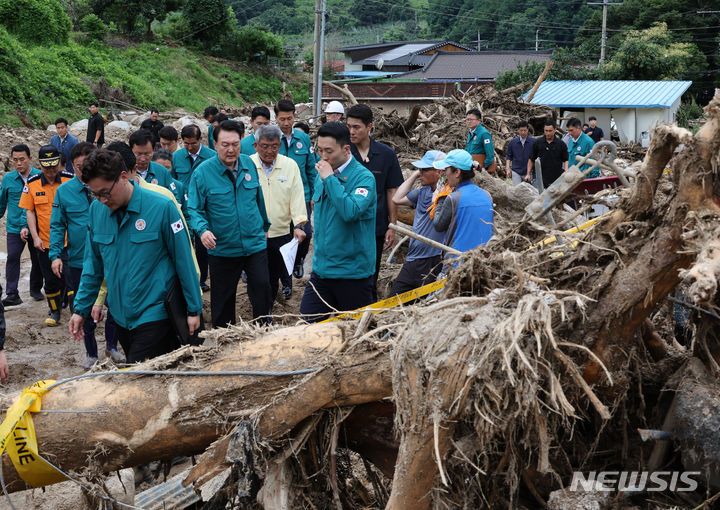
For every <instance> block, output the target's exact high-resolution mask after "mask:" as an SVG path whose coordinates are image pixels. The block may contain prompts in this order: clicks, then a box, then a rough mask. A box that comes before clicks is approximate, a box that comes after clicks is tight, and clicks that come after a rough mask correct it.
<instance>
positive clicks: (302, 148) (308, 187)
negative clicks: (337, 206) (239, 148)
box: [241, 129, 318, 202]
mask: <svg viewBox="0 0 720 510" xmlns="http://www.w3.org/2000/svg"><path fill="white" fill-rule="evenodd" d="M254 140H255V136H254V135H253V143H255V141H254ZM241 143H242V142H241ZM253 152H254V151H253ZM280 154H282V155H283V156H287V157H288V158H290V159H292V160H293V161H295V163H297V166H298V168H299V169H300V178H301V179H302V182H303V189H304V190H305V202H310V197H311V196H312V192H313V186H314V185H315V177H316V176H317V170H315V164H316V163H317V162H318V158H317V156H316V155H315V151H314V150H313V147H312V142H311V141H310V137H309V136H308V135H307V133H305V132H304V131H302V130H300V129H293V130H292V138H291V139H290V143H289V144H288V140H287V138H286V137H285V133H283V134H282V136H281V137H280Z"/></svg>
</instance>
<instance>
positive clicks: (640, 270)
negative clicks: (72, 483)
mask: <svg viewBox="0 0 720 510" xmlns="http://www.w3.org/2000/svg"><path fill="white" fill-rule="evenodd" d="M706 111H707V114H708V117H709V120H708V122H707V123H706V124H705V125H704V126H703V127H702V128H701V129H700V130H699V132H698V133H697V134H696V135H695V136H691V135H690V133H688V132H687V131H684V130H681V129H678V128H676V127H673V126H662V127H659V128H657V129H656V130H655V132H654V135H653V138H652V143H651V146H650V148H649V150H648V154H647V156H646V158H645V161H644V162H643V164H642V166H640V167H639V169H638V171H637V173H636V175H635V177H634V179H633V180H632V185H631V187H630V188H628V189H624V190H621V191H620V192H619V193H620V195H621V200H620V202H619V204H618V206H617V208H616V210H615V211H614V212H612V213H611V214H610V215H608V216H606V217H605V218H603V219H602V221H601V222H600V223H599V224H598V225H596V227H595V228H594V229H592V230H589V231H582V232H579V233H575V234H564V235H563V236H562V240H563V242H564V244H562V245H559V244H557V243H554V244H546V245H538V244H537V242H538V241H539V240H542V239H543V238H545V237H546V236H548V235H550V234H553V233H555V232H553V230H552V229H550V228H549V227H547V226H545V225H539V224H534V223H531V222H525V223H522V224H519V225H517V226H516V227H515V228H513V229H511V230H510V231H509V232H507V233H505V234H504V235H503V236H502V237H501V238H499V239H497V241H496V242H494V243H492V245H490V246H487V247H484V248H479V249H476V250H473V251H471V252H469V253H467V254H465V255H464V256H463V257H462V260H463V262H462V264H461V265H459V266H458V268H456V269H454V270H453V271H451V273H450V276H449V278H448V281H447V284H446V286H445V290H444V292H443V294H441V295H440V296H439V297H438V298H436V299H435V300H434V301H432V302H429V303H425V304H422V305H415V306H410V307H406V308H402V309H394V310H389V311H386V312H384V313H382V314H378V315H376V316H374V317H373V318H372V319H371V320H370V321H368V318H369V316H368V315H366V316H365V317H364V318H363V319H362V320H361V321H360V322H359V323H358V322H357V321H346V322H341V323H336V325H319V326H296V327H294V328H287V329H280V330H276V331H270V332H267V333H265V334H260V333H259V332H258V331H257V330H254V329H252V328H250V327H241V328H234V329H229V330H216V331H213V332H211V333H210V334H212V335H216V336H217V337H218V338H219V339H220V341H219V346H218V347H217V348H213V349H208V348H185V349H183V350H181V351H178V352H177V353H174V354H171V355H167V356H165V357H162V358H158V359H157V360H153V361H151V362H148V363H145V364H143V365H141V366H140V367H139V368H163V369H169V368H172V369H176V370H207V371H223V370H225V371H226V370H262V371H271V372H278V371H282V372H286V371H289V370H296V369H306V368H316V369H317V370H316V371H314V372H312V373H309V374H302V375H285V376H282V377H277V376H260V375H258V376H246V377H237V376H234V377H230V376H216V377H208V376H185V377H182V376H176V375H173V376H163V377H147V376H141V375H118V376H103V377H102V378H100V379H88V380H82V381H76V382H72V383H68V384H67V385H65V386H62V387H60V388H58V389H56V390H53V391H51V392H50V393H49V394H47V395H46V396H45V397H44V398H43V409H49V410H52V409H85V410H97V411H104V413H101V414H94V415H78V416H77V417H73V418H72V419H69V418H68V417H67V415H58V414H38V415H36V417H35V426H36V430H37V434H38V442H39V445H40V452H41V453H42V454H44V455H45V456H46V457H48V458H52V459H53V460H54V461H55V462H57V464H58V465H59V466H61V467H62V468H63V469H65V470H67V471H71V472H74V473H77V474H78V476H81V475H82V476H84V477H85V478H86V479H93V477H96V476H97V475H99V474H101V473H107V472H110V471H113V470H115V469H118V468H120V467H125V466H132V465H138V464H141V463H145V462H148V461H149V460H152V459H169V458H172V457H174V456H177V455H181V454H184V455H190V454H198V453H200V452H203V451H205V453H204V454H203V455H202V456H200V457H198V459H197V464H196V465H195V466H194V467H193V469H192V470H191V471H190V472H189V474H188V475H187V476H186V477H185V483H186V484H187V485H189V484H196V485H199V484H201V483H203V482H205V481H207V480H208V479H210V478H212V477H213V476H215V475H217V474H218V473H220V472H221V471H222V470H224V469H225V468H227V467H233V466H234V469H236V470H240V471H242V472H243V473H244V475H243V476H245V477H246V478H247V476H250V477H256V481H257V482H258V483H256V484H255V485H256V486H257V485H262V484H265V489H263V491H262V492H261V493H260V496H259V497H258V500H259V501H260V502H261V504H262V505H264V506H265V508H290V507H293V506H292V504H291V503H290V501H293V498H294V500H295V501H297V503H296V505H295V506H294V507H301V506H303V505H305V503H306V502H307V503H308V505H310V506H308V507H311V506H313V505H314V506H315V507H317V508H330V507H333V508H342V507H352V506H354V505H357V506H358V507H359V506H360V505H363V504H365V505H368V504H370V502H372V504H373V505H375V506H383V505H385V506H386V508H388V509H392V510H397V509H401V508H412V509H424V508H441V507H446V506H444V504H445V505H451V504H454V505H457V506H458V507H460V508H482V507H493V508H494V507H497V508H507V507H521V506H523V505H526V504H528V502H531V503H529V504H530V505H533V504H540V503H542V504H544V503H545V502H546V500H547V497H548V494H549V492H550V491H551V490H553V489H559V488H562V487H563V486H564V485H566V484H567V483H568V480H569V478H570V476H571V474H572V472H573V471H576V470H579V469H583V470H591V469H603V468H607V467H609V466H610V467H622V468H626V469H639V468H641V467H643V466H647V464H648V461H647V460H645V455H644V453H643V450H642V447H641V446H640V445H639V443H638V440H637V439H636V434H635V433H634V431H633V429H634V428H636V427H637V426H647V425H654V426H655V427H656V428H658V427H660V426H661V424H662V423H663V422H665V423H666V424H667V423H670V422H673V421H675V422H678V423H680V425H681V427H679V428H678V429H677V430H676V431H675V433H676V436H677V437H678V440H680V441H682V442H683V444H684V445H689V446H690V447H691V448H694V451H695V452H696V453H697V455H696V456H695V458H696V459H697V458H701V457H702V456H703V455H704V456H705V459H706V460H708V459H709V460H715V461H717V459H716V458H714V457H713V455H714V450H713V448H715V447H714V446H712V445H713V444H715V443H716V441H715V442H714V443H713V442H712V441H709V440H707V438H708V437H714V433H716V430H717V423H715V422H713V421H712V420H703V419H698V420H694V418H693V412H698V413H699V412H700V410H701V408H702V407H703V406H702V405H700V404H701V403H702V402H701V400H702V399H703V398H706V399H710V398H711V397H712V394H713V392H714V390H716V389H717V388H716V387H715V386H713V385H715V384H716V383H715V382H714V376H717V375H720V357H719V355H720V342H718V336H719V334H718V333H717V328H716V327H714V326H715V325H714V324H713V323H712V322H709V321H711V320H715V319H712V318H710V317H709V316H708V315H707V314H695V315H693V316H692V321H693V328H692V329H693V335H694V336H693V340H692V343H691V344H689V345H688V346H687V347H683V346H682V345H680V344H678V343H677V342H675V340H674V339H672V338H670V336H671V335H667V334H666V335H665V338H663V335H661V334H658V331H656V329H661V327H660V323H661V322H662V315H663V313H664V312H663V310H665V311H667V304H666V303H665V302H664V300H665V298H666V297H667V296H668V294H669V293H671V292H672V291H674V289H676V288H678V286H679V284H681V283H682V282H683V281H684V282H685V283H684V285H686V287H684V295H685V296H686V299H689V300H690V302H691V303H693V304H694V305H699V306H701V307H705V308H712V307H713V306H714V303H715V302H716V300H717V296H716V290H717V285H718V283H717V282H718V277H719V276H720V246H719V244H720V241H719V239H720V237H719V235H718V234H719V233H720V232H719V231H718V229H719V227H718V217H719V215H720V208H718V201H717V199H718V197H720V175H719V171H720V95H718V96H716V97H715V99H714V100H713V102H712V103H711V104H710V105H709V106H708V107H707V108H706ZM681 143H683V144H685V147H684V149H683V150H682V151H681V152H679V153H677V154H676V153H675V149H676V148H677V147H678V146H679V144H681ZM668 164H669V166H670V168H671V172H669V173H668V172H665V169H666V167H667V165H668ZM653 312H658V313H656V314H655V315H654V316H652V317H651V314H653ZM661 333H667V332H666V331H661ZM690 358H692V359H691V360H690V362H689V363H690V364H689V365H687V362H688V359H690ZM683 370H689V371H692V373H693V374H695V376H694V379H693V380H694V381H696V382H697V381H700V380H701V379H702V380H704V381H705V382H704V383H703V384H707V385H709V386H708V387H709V390H708V391H699V390H697V388H696V387H694V386H693V384H695V383H692V384H690V383H688V382H687V381H686V380H683V379H682V374H683ZM673 374H677V377H675V378H672V377H670V376H672V375H673ZM698 374H699V375H698ZM703 378H705V379H703ZM668 380H670V381H672V380H675V381H676V383H675V385H674V386H673V387H670V388H669V389H676V390H677V391H678V394H680V392H681V388H683V387H684V386H683V385H685V386H687V385H688V384H690V386H692V387H691V388H689V389H687V391H685V390H682V391H685V393H686V394H688V395H690V394H692V395H694V397H693V398H694V400H693V401H692V402H691V403H688V399H685V400H683V399H676V402H675V403H674V405H673V406H670V405H669V403H668V402H667V399H666V398H663V397H662V391H661V390H663V389H668V384H669V383H668ZM678 380H679V381H680V382H677V381H678ZM697 384H700V383H699V382H697ZM710 390H713V391H710ZM389 397H392V399H391V401H392V404H394V424H395V431H396V434H397V438H398V439H399V445H396V444H394V442H393V436H392V431H391V426H390V425H391V423H388V422H389V420H387V419H386V418H387V416H388V415H384V417H385V419H381V418H382V417H383V415H382V413H383V412H386V411H387V407H388V406H389V405H390V404H389V400H390V399H389ZM369 403H379V404H372V405H373V406H375V407H372V406H371V407H362V406H365V405H366V404H369ZM710 404H712V402H710ZM710 404H709V405H710ZM715 404H717V403H715ZM683 405H685V407H684V414H683V415H682V416H678V417H676V419H674V420H673V419H672V416H670V415H669V414H668V409H671V412H672V409H677V408H678V407H679V406H683ZM347 406H359V407H356V408H355V410H354V411H353V410H352V408H351V407H347ZM693 406H695V407H693ZM705 407H706V408H707V406H705ZM713 408H715V409H720V405H715V406H714V407H713ZM383 409H384V410H385V411H383ZM693 409H694V410H693ZM358 411H360V412H358ZM392 412H393V411H392V408H391V410H390V413H392ZM666 415H668V416H666ZM343 422H344V423H343ZM238 424H242V426H243V427H244V428H243V430H245V431H246V433H245V434H244V435H243V436H242V437H244V438H245V443H246V444H244V449H245V456H244V457H243V458H244V459H245V460H244V461H243V463H242V464H243V465H242V466H239V465H238V464H239V462H238V460H237V455H236V453H233V452H237V448H238V445H237V441H238V437H239V436H238V434H237V432H238V429H239V427H238ZM363 430H364V431H365V433H363ZM247 431H249V432H247ZM367 431H371V433H370V434H367V433H366V432H367ZM354 434H356V435H357V437H356V436H354ZM359 436H363V438H364V439H363V440H362V441H361V440H358V437H359ZM369 436H371V437H369ZM213 441H214V443H213ZM211 443H213V444H212V445H211ZM708 445H709V446H708ZM348 448H349V449H353V450H355V451H356V452H357V453H358V454H359V455H360V458H361V459H362V461H363V463H364V464H365V468H366V469H367V473H366V476H365V475H364V476H363V477H361V478H363V480H364V482H363V481H360V480H358V477H357V476H355V475H354V474H353V470H354V468H353V466H352V465H350V463H349V462H348V461H347V459H346V458H341V457H342V456H343V455H345V454H342V453H341V452H344V451H346V450H347V449H348ZM600 452H602V454H601V453H600ZM608 452H610V453H609V454H608ZM658 455H659V453H658V451H655V452H654V454H653V457H652V458H651V459H650V461H649V462H650V463H652V462H657V459H658ZM718 457H720V455H718ZM683 460H685V458H683ZM701 462H702V461H701ZM371 464H372V465H374V466H375V467H372V466H371ZM656 467H657V466H656ZM341 468H342V469H341ZM3 471H4V473H5V479H6V482H7V483H8V487H9V489H10V490H20V489H22V488H25V485H24V483H23V482H22V481H21V480H20V479H19V477H18V475H17V473H16V472H15V470H14V468H13V466H12V464H11V463H10V462H9V460H8V458H7V456H6V457H5V458H4V459H3ZM318 474H321V476H318ZM384 477H385V478H384ZM238 478H242V476H240V475H238V476H236V477H235V478H234V479H233V480H234V483H237V480H238ZM368 480H370V481H368ZM252 485H253V484H249V485H248V487H250V486H252ZM367 485H370V486H372V493H373V495H372V496H370V495H369V492H370V489H368V488H367V487H366V486H367ZM255 492H256V491H255V490H250V491H249V495H250V496H251V497H254V496H255V494H254V493H255ZM288 505H290V506H288Z"/></svg>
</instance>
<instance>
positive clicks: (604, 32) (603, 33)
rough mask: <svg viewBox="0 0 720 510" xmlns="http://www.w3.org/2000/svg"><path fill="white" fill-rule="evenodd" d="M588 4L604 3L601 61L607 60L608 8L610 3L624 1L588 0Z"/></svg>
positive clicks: (618, 3) (617, 3) (615, 3)
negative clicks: (598, 0) (592, 0)
mask: <svg viewBox="0 0 720 510" xmlns="http://www.w3.org/2000/svg"><path fill="white" fill-rule="evenodd" d="M588 5H602V6H603V20H602V38H601V39H600V63H601V64H602V63H603V62H605V43H606V42H607V8H608V5H622V2H613V3H611V2H608V0H603V1H602V2H588Z"/></svg>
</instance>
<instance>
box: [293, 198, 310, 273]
mask: <svg viewBox="0 0 720 510" xmlns="http://www.w3.org/2000/svg"><path fill="white" fill-rule="evenodd" d="M305 209H306V210H307V217H308V221H307V223H305V224H304V225H303V230H304V231H305V236H306V237H305V240H304V241H303V242H302V243H300V246H298V251H297V256H296V257H295V265H298V264H299V263H300V260H301V259H304V258H305V257H307V254H308V251H309V250H310V240H311V239H312V234H313V229H312V222H311V221H310V215H311V212H312V211H311V210H310V202H305Z"/></svg>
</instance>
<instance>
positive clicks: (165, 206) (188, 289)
mask: <svg viewBox="0 0 720 510" xmlns="http://www.w3.org/2000/svg"><path fill="white" fill-rule="evenodd" d="M82 180H83V182H84V183H85V184H86V185H87V186H88V188H90V191H91V192H92V193H93V195H94V196H95V197H96V198H97V200H95V201H94V202H93V203H92V205H91V206H90V225H89V227H88V243H89V245H88V246H87V248H86V250H85V260H84V264H83V272H82V278H81V281H80V288H79V289H78V292H77V296H76V297H75V313H74V314H73V316H72V319H70V334H71V335H72V337H73V338H74V339H75V340H80V339H82V337H83V334H82V331H83V323H84V322H85V320H87V319H89V318H90V316H91V312H92V307H93V303H94V302H95V298H96V297H97V295H98V292H99V290H100V286H101V284H102V281H103V278H104V279H105V281H106V282H107V288H108V306H109V308H110V310H112V314H113V318H114V320H115V323H116V324H117V335H118V340H119V342H120V344H121V345H122V346H123V349H124V350H125V353H126V355H127V359H128V362H130V363H135V362H139V361H143V360H145V359H148V358H153V357H156V356H160V355H162V354H165V353H168V352H171V351H172V350H174V349H176V348H178V347H179V346H180V343H179V341H178V336H177V334H176V332H175V328H174V326H173V324H172V323H171V320H170V318H169V317H168V313H167V311H166V307H165V299H166V296H167V294H168V291H169V290H170V289H171V287H172V286H173V285H174V283H175V281H176V280H178V281H179V283H180V287H181V289H182V294H183V296H184V298H185V302H186V304H187V325H188V330H189V332H190V334H191V335H192V334H193V333H194V332H195V331H196V330H197V329H198V328H199V326H200V314H201V313H202V295H201V293H200V287H199V285H198V278H197V273H196V272H195V268H194V265H193V259H192V252H191V249H190V244H189V243H188V240H187V232H186V229H185V226H184V224H183V220H182V216H181V214H180V213H179V212H178V210H177V208H176V206H175V205H174V204H173V203H172V201H171V200H170V199H169V198H167V197H164V196H162V195H160V194H158V193H155V192H152V191H148V190H144V189H142V188H140V186H138V185H137V184H136V183H135V182H134V181H131V180H130V179H129V178H128V172H127V168H126V166H125V163H124V161H123V158H122V156H121V155H120V154H118V153H117V152H114V151H109V150H99V151H96V152H94V153H92V154H91V155H90V156H89V157H88V158H87V159H86V160H85V163H84V164H83V167H82Z"/></svg>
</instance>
